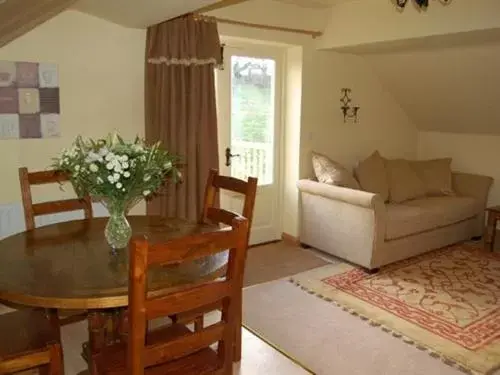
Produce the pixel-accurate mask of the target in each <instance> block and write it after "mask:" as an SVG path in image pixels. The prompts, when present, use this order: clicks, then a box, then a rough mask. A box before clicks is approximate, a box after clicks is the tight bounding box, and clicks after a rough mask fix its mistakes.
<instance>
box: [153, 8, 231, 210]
mask: <svg viewBox="0 0 500 375" xmlns="http://www.w3.org/2000/svg"><path fill="white" fill-rule="evenodd" d="M146 59H147V61H146V87H145V111H146V140H148V141H151V142H156V141H158V140H159V141H161V142H162V144H163V146H164V147H165V148H166V149H167V150H168V151H169V152H171V153H174V154H177V155H179V156H180V157H181V164H182V168H181V172H182V175H183V178H182V180H183V182H182V183H181V184H178V185H173V184H167V186H166V189H165V191H164V192H162V193H160V194H159V195H158V196H157V197H156V198H154V199H153V200H152V201H150V202H149V203H148V207H147V212H148V215H162V216H169V217H180V218H184V219H188V220H196V219H197V218H198V217H199V215H200V213H201V209H202V205H203V194H204V189H205V183H206V179H207V176H208V172H209V169H210V168H218V165H219V163H218V159H219V158H218V146H217V113H216V103H215V73H214V69H215V68H216V67H217V66H218V65H219V64H221V61H222V53H221V44H220V40H219V34H218V31H217V24H216V23H215V22H214V21H212V20H211V19H209V18H200V17H197V16H193V15H189V16H185V17H180V18H177V19H174V20H171V21H167V22H163V23H161V24H158V25H155V26H152V27H150V28H148V32H147V42H146Z"/></svg>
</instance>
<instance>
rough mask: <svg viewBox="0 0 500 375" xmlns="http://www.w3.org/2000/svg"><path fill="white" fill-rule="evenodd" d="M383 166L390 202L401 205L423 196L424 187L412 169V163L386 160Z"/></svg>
mask: <svg viewBox="0 0 500 375" xmlns="http://www.w3.org/2000/svg"><path fill="white" fill-rule="evenodd" d="M385 166H386V170H387V181H388V183H389V201H390V202H392V203H401V202H405V201H408V200H411V199H416V198H420V197H423V196H425V192H426V189H425V185H424V183H423V182H422V180H421V179H420V178H419V176H418V175H417V173H416V172H415V170H414V168H412V162H410V161H408V160H404V159H392V160H386V162H385Z"/></svg>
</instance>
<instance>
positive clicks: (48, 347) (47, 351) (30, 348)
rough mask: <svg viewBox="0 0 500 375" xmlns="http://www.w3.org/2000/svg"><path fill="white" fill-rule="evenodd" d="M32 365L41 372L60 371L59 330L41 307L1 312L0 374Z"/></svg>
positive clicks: (55, 374) (52, 373)
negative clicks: (39, 308)
mask: <svg viewBox="0 0 500 375" xmlns="http://www.w3.org/2000/svg"><path fill="white" fill-rule="evenodd" d="M32 368H38V369H39V371H40V374H44V375H45V374H46V375H62V374H63V363H62V351H61V344H60V340H59V334H58V332H57V331H56V330H54V327H53V326H52V325H51V324H50V322H49V320H48V319H47V317H46V316H45V312H44V311H41V310H30V309H27V310H19V311H15V312H10V313H7V314H3V315H0V374H13V373H17V372H19V371H24V370H29V369H32Z"/></svg>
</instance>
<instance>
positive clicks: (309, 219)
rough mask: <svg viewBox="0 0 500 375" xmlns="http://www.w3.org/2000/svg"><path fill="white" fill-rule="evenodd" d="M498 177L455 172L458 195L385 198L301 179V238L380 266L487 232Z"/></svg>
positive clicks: (355, 260) (354, 260)
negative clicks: (487, 211) (397, 200)
mask: <svg viewBox="0 0 500 375" xmlns="http://www.w3.org/2000/svg"><path fill="white" fill-rule="evenodd" d="M492 182H493V179H492V178H491V177H486V176H480V175H472V174H466V173H455V172H454V173H453V174H452V185H453V190H454V192H455V195H453V196H435V197H434V196H433V197H422V198H420V199H414V200H409V201H405V202H402V203H389V202H388V203H385V202H384V200H383V199H382V198H381V196H380V195H379V194H374V193H369V192H366V191H362V190H355V189H350V188H346V187H340V186H334V185H330V184H325V183H320V182H317V181H314V180H300V181H298V184H297V185H298V189H299V191H300V200H301V203H300V207H301V213H300V241H301V243H303V244H305V245H308V246H312V247H314V248H317V249H319V250H322V251H325V252H327V253H330V254H333V255H335V256H337V257H340V258H343V259H345V260H347V261H349V262H352V263H355V264H358V265H360V266H363V267H365V268H367V269H370V270H374V269H377V268H379V267H380V266H384V265H386V264H390V263H392V262H396V261H398V260H402V259H406V258H409V257H412V256H415V255H417V254H421V253H424V252H426V251H429V250H433V249H437V248H440V247H443V246H446V245H450V244H453V243H456V242H459V241H463V240H467V239H470V238H472V237H475V236H481V235H482V233H483V227H484V209H485V206H486V202H487V198H488V193H489V190H490V186H491V184H492Z"/></svg>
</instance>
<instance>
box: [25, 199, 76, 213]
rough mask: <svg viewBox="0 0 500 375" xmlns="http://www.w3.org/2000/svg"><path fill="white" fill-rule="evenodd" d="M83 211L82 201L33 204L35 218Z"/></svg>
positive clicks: (66, 200)
mask: <svg viewBox="0 0 500 375" xmlns="http://www.w3.org/2000/svg"><path fill="white" fill-rule="evenodd" d="M81 209H82V201H81V200H80V199H65V200H61V201H54V202H43V203H35V204H33V213H34V214H35V216H40V215H47V214H53V213H58V212H69V211H77V210H81Z"/></svg>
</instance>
